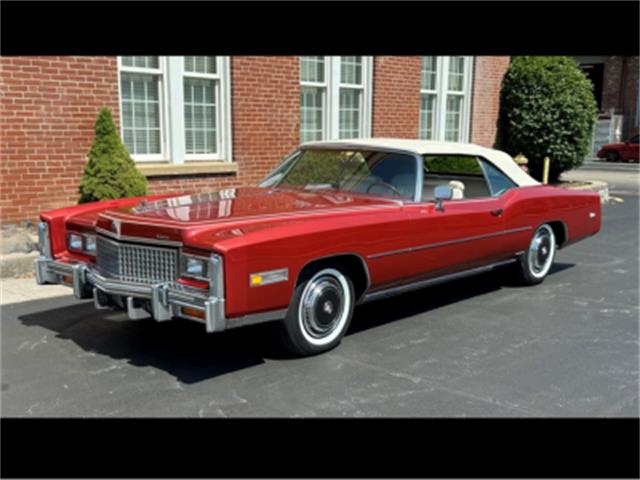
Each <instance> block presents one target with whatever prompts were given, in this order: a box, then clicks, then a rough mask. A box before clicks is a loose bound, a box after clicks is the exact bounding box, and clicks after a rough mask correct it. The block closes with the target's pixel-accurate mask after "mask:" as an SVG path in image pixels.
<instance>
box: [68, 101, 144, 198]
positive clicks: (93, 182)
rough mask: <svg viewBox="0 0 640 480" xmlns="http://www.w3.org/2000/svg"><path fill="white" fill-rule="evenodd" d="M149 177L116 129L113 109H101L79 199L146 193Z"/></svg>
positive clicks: (131, 195)
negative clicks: (147, 177)
mask: <svg viewBox="0 0 640 480" xmlns="http://www.w3.org/2000/svg"><path fill="white" fill-rule="evenodd" d="M146 193H147V179H146V178H145V177H144V175H143V174H142V173H140V171H139V170H138V169H137V168H136V165H135V163H133V160H132V159H131V155H129V152H128V150H127V148H126V147H125V146H124V144H123V143H122V140H121V139H120V135H118V132H117V130H116V124H115V123H114V121H113V117H112V115H111V110H109V109H108V108H106V107H103V108H101V109H100V112H99V113H98V117H97V119H96V124H95V137H94V139H93V144H92V145H91V150H90V151H89V161H88V162H87V165H86V167H85V169H84V174H83V175H82V180H81V181H80V201H79V203H86V202H95V201H98V200H109V199H113V198H125V197H137V196H140V195H146Z"/></svg>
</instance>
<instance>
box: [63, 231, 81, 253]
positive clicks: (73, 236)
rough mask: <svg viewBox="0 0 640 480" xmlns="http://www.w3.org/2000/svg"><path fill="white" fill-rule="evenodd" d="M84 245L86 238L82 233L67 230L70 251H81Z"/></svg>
mask: <svg viewBox="0 0 640 480" xmlns="http://www.w3.org/2000/svg"><path fill="white" fill-rule="evenodd" d="M83 247H84V238H83V236H82V234H81V233H78V232H67V250H69V251H70V252H80V253H82V249H83Z"/></svg>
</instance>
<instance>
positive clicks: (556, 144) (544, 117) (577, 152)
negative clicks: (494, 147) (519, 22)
mask: <svg viewBox="0 0 640 480" xmlns="http://www.w3.org/2000/svg"><path fill="white" fill-rule="evenodd" d="M596 112H597V107H596V101H595V98H594V96H593V85H592V83H591V82H590V81H589V79H587V77H586V76H585V75H584V73H583V72H582V71H581V70H580V68H579V67H578V64H577V63H576V62H575V60H573V59H572V58H571V57H541V56H536V57H529V56H523V57H514V58H513V59H512V61H511V65H510V66H509V69H508V71H507V73H506V75H505V77H504V80H503V84H502V92H501V99H500V120H499V133H498V139H499V140H498V148H500V149H501V150H505V151H507V152H508V153H510V154H511V155H517V154H519V153H523V154H524V155H525V156H526V157H527V158H528V159H529V171H530V173H531V174H532V175H533V176H534V177H536V178H538V179H541V178H542V169H543V159H544V157H547V156H548V157H549V158H550V159H551V164H550V169H549V179H550V181H557V179H558V177H559V176H560V174H561V173H562V172H564V171H566V170H570V169H572V168H576V167H579V166H580V165H582V162H583V160H584V158H585V156H586V155H587V154H588V152H589V148H590V145H591V136H592V133H593V125H594V123H595V121H596Z"/></svg>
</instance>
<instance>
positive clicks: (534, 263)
mask: <svg viewBox="0 0 640 480" xmlns="http://www.w3.org/2000/svg"><path fill="white" fill-rule="evenodd" d="M555 249H556V239H555V235H554V234H553V229H552V228H551V227H550V226H549V225H542V226H541V227H540V228H538V230H536V233H535V234H534V235H533V239H532V240H531V244H530V245H529V252H528V255H527V257H528V258H527V260H528V265H529V271H530V272H531V274H532V275H533V276H534V277H536V278H542V277H544V276H545V275H546V274H547V272H548V271H549V268H551V264H552V263H553V256H554V254H555Z"/></svg>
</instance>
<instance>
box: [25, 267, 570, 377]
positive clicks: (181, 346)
mask: <svg viewBox="0 0 640 480" xmlns="http://www.w3.org/2000/svg"><path fill="white" fill-rule="evenodd" d="M572 266H573V264H566V263H565V264H563V263H556V264H554V266H553V268H552V270H551V271H550V274H551V275H553V274H554V273H557V272H559V271H562V270H565V269H567V268H571V267H572ZM508 278H509V277H508V275H505V273H504V272H502V271H496V272H491V273H486V274H482V275H477V276H474V277H469V278H466V279H462V280H458V281H455V282H452V283H446V284H442V285H438V286H434V287H431V288H426V289H422V290H417V291H414V292H411V293H406V294H403V295H400V296H397V297H393V298H389V299H385V300H379V301H375V302H372V303H368V304H365V305H362V306H360V307H358V308H357V309H356V311H355V316H354V319H353V322H352V324H351V327H350V329H349V332H348V333H347V335H351V334H354V333H358V332H363V331H366V330H369V329H371V328H375V327H378V326H381V325H384V324H387V323H390V322H394V321H396V320H401V319H403V318H407V317H411V316H414V315H418V314H424V313H427V312H429V311H431V310H435V309H438V308H440V307H442V306H445V305H449V304H452V303H456V302H459V301H464V300H465V299H469V298H472V297H476V296H479V295H484V294H486V293H490V292H492V291H496V290H499V289H501V288H505V287H507V288H508V287H510V286H511V285H509V284H508V282H507V281H506V279H508ZM34 303H35V302H34ZM18 319H19V320H20V321H21V322H22V323H23V324H24V325H27V326H33V325H38V326H40V327H44V328H47V329H49V330H52V331H54V332H56V333H57V337H58V338H61V339H66V340H71V341H73V342H74V343H76V344H77V345H78V346H80V347H81V348H82V349H84V350H85V351H89V352H94V353H96V354H99V355H106V356H108V357H110V358H113V359H118V360H120V359H124V360H127V361H128V363H129V364H131V365H134V366H141V367H143V366H144V367H146V366H152V367H155V368H158V369H160V370H163V371H165V372H167V373H169V374H171V375H173V376H175V377H176V378H177V379H178V380H179V381H181V382H183V383H186V384H191V383H197V382H200V381H203V380H207V379H211V378H214V377H217V376H220V375H224V374H225V373H230V372H234V371H237V370H242V369H245V368H249V367H253V366H255V365H259V364H261V363H264V361H265V359H284V358H289V357H288V356H287V355H286V354H285V353H284V352H283V351H282V349H281V348H280V347H279V345H278V344H277V342H276V339H275V338H274V336H273V335H272V334H273V328H272V327H273V326H274V325H271V324H264V325H255V326H251V327H244V328H239V329H237V330H230V331H226V332H222V333H219V334H215V335H208V334H206V333H205V331H204V326H203V325H201V324H198V323H194V322H190V321H188V320H176V321H171V322H163V323H158V322H154V321H153V320H150V319H149V320H139V321H131V320H128V319H127V318H126V315H125V314H124V313H121V312H112V311H106V313H105V311H97V310H95V309H94V307H93V302H82V303H78V304H74V305H71V306H66V307H63V308H55V309H49V310H44V311H40V312H37V313H30V314H25V315H21V316H19V317H18Z"/></svg>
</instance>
